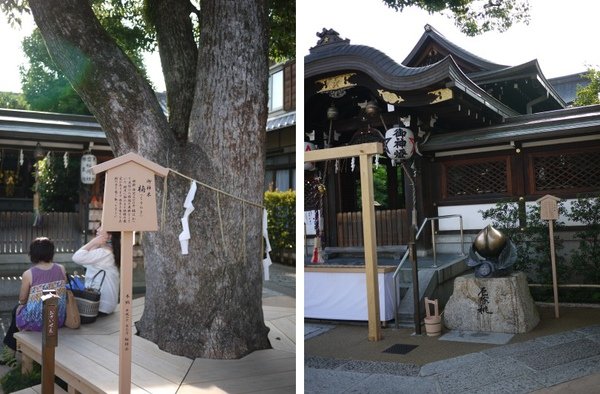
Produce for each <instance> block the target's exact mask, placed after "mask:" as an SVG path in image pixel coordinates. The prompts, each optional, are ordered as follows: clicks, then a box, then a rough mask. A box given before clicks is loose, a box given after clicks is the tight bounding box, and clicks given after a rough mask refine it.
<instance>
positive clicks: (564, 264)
mask: <svg viewBox="0 0 600 394" xmlns="http://www.w3.org/2000/svg"><path fill="white" fill-rule="evenodd" d="M480 212H481V213H482V216H483V218H484V219H492V225H493V226H494V227H496V228H497V229H499V230H501V231H502V232H504V233H505V234H506V235H507V236H508V237H509V238H510V239H511V240H512V241H513V242H514V243H515V245H516V247H517V254H518V259H517V263H516V264H515V269H516V270H521V271H524V272H526V273H527V276H528V278H529V280H530V281H531V282H535V283H541V284H551V283H552V274H551V263H550V261H551V258H550V239H549V231H548V222H547V221H544V220H541V219H540V207H539V205H538V204H535V205H532V206H529V207H528V208H527V209H525V206H524V204H519V203H514V202H501V203H498V204H496V206H495V207H494V208H491V209H488V210H486V211H480ZM559 213H560V215H561V216H564V217H567V218H568V219H570V220H572V221H575V222H578V223H581V224H582V226H581V227H580V230H579V231H577V232H576V233H575V234H574V238H575V239H576V240H578V247H576V248H574V249H573V250H572V251H570V252H568V253H566V252H565V251H564V248H563V240H561V239H560V236H559V235H558V234H559V233H560V231H561V229H564V228H565V227H564V223H562V222H560V221H555V230H556V231H555V233H554V236H555V241H554V242H555V248H556V266H557V274H558V282H559V284H566V283H582V284H595V285H598V284H600V197H593V198H579V199H578V200H577V201H575V202H573V203H572V204H571V209H570V211H568V210H566V209H565V207H564V204H563V203H562V202H561V203H559ZM531 293H532V295H533V297H534V298H535V299H536V300H538V301H547V302H551V301H552V300H553V293H552V288H551V287H541V288H536V287H534V288H531ZM559 300H560V301H561V302H584V303H585V302H595V303H597V302H600V289H598V288H560V287H559Z"/></svg>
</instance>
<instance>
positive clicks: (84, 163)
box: [81, 153, 97, 185]
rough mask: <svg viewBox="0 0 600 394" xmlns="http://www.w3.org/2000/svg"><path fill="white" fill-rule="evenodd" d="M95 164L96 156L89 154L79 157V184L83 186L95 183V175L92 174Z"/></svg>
mask: <svg viewBox="0 0 600 394" xmlns="http://www.w3.org/2000/svg"><path fill="white" fill-rule="evenodd" d="M96 163H97V161H96V156H94V155H92V154H91V153H86V154H85V155H83V156H81V183H83V184H84V185H93V184H94V182H96V174H94V173H93V172H92V167H93V166H95V165H96Z"/></svg>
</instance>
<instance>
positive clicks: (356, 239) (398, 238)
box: [337, 209, 409, 247]
mask: <svg viewBox="0 0 600 394" xmlns="http://www.w3.org/2000/svg"><path fill="white" fill-rule="evenodd" d="M375 228H376V230H377V245H378V246H387V245H406V244H407V243H408V236H409V232H408V231H409V222H408V214H407V212H406V209H388V210H380V211H375ZM362 231H363V229H362V212H340V213H338V214H337V242H338V244H337V246H341V247H347V246H364V243H363V233H362Z"/></svg>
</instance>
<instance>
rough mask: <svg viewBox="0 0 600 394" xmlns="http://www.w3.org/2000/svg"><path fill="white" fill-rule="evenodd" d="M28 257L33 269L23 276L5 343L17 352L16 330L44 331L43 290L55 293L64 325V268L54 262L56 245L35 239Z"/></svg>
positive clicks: (30, 246)
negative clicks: (17, 302) (17, 301)
mask: <svg viewBox="0 0 600 394" xmlns="http://www.w3.org/2000/svg"><path fill="white" fill-rule="evenodd" d="M29 258H30V260H31V263H32V264H33V266H32V267H31V268H29V269H28V270H27V271H25V272H24V273H23V275H22V278H23V279H22V280H21V290H20V292H19V304H18V305H17V306H16V308H15V309H13V315H12V322H11V325H10V327H9V329H8V331H7V333H6V336H5V337H4V343H5V344H6V345H7V346H8V347H10V348H11V349H13V350H16V342H15V338H14V336H13V335H14V333H15V332H17V331H42V328H43V322H42V306H43V305H42V295H43V291H44V290H55V291H56V294H57V295H58V296H59V297H60V299H59V301H58V326H59V327H62V326H63V324H64V322H65V316H66V310H67V309H66V308H67V293H66V291H65V283H66V279H67V278H66V275H65V268H64V267H63V266H62V265H60V264H56V263H53V262H52V260H53V259H54V243H53V242H52V241H51V240H50V239H48V238H46V237H40V238H36V239H35V240H33V242H31V244H30V245H29Z"/></svg>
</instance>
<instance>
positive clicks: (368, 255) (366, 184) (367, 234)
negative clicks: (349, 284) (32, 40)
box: [360, 155, 381, 341]
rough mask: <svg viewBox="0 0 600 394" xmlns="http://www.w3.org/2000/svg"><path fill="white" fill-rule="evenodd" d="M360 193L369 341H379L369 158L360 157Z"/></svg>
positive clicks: (371, 179)
mask: <svg viewBox="0 0 600 394" xmlns="http://www.w3.org/2000/svg"><path fill="white" fill-rule="evenodd" d="M360 191H361V200H362V201H361V202H362V214H363V215H362V216H363V242H364V248H365V274H366V276H367V278H366V279H367V304H368V308H369V341H379V340H381V330H380V327H381V323H380V319H379V283H378V277H377V241H376V233H375V231H376V229H375V207H374V206H373V163H372V162H371V156H368V155H361V156H360Z"/></svg>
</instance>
